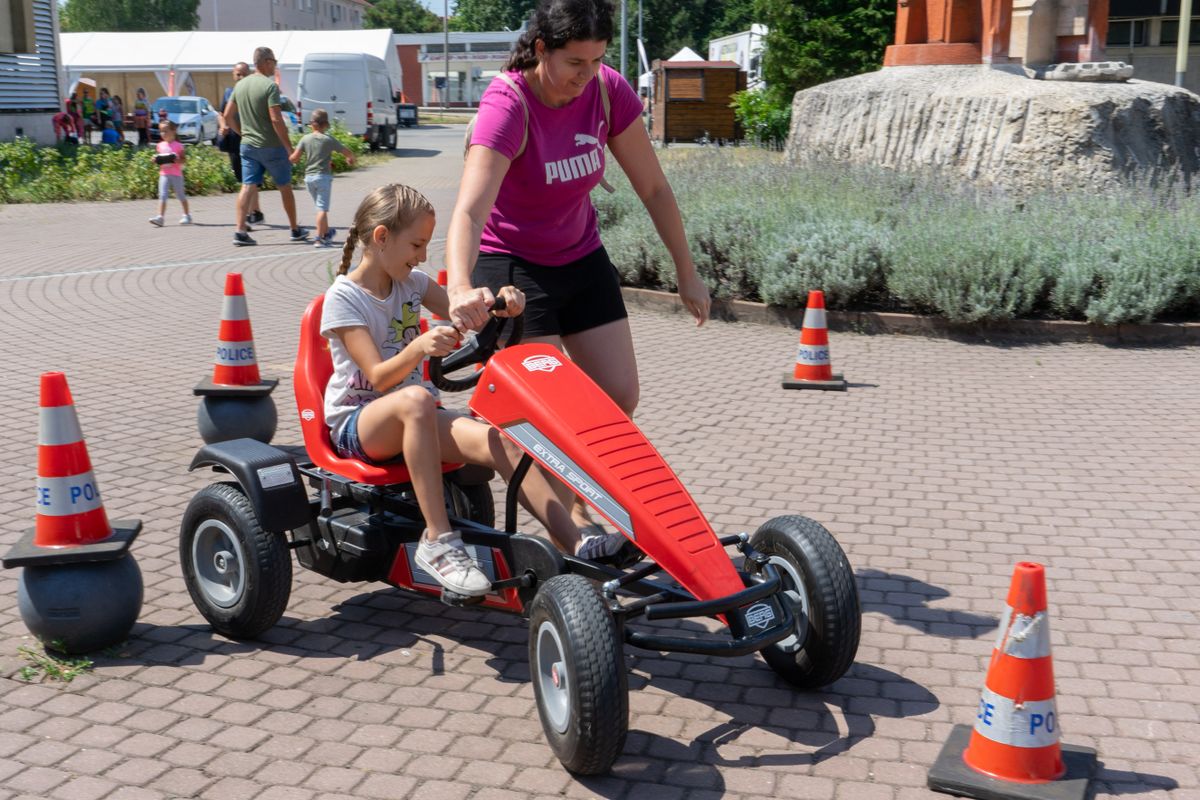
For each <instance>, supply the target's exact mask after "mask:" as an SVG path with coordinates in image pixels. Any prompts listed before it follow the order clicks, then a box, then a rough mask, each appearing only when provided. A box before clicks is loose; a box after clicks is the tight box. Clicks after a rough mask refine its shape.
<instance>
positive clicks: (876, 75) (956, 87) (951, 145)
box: [787, 66, 1200, 191]
mask: <svg viewBox="0 0 1200 800" xmlns="http://www.w3.org/2000/svg"><path fill="white" fill-rule="evenodd" d="M787 157H788V160H789V161H791V162H793V163H796V162H800V161H805V160H810V159H820V160H828V159H834V160H838V161H846V162H852V163H859V164H880V165H885V166H889V167H900V168H914V167H926V168H936V169H940V170H943V171H946V172H951V173H954V174H958V175H961V176H963V177H966V178H969V179H972V180H975V181H978V182H981V183H991V184H996V185H999V186H1003V187H1006V188H1010V189H1013V190H1017V191H1029V190H1036V189H1040V188H1053V189H1067V188H1070V189H1076V190H1078V189H1080V188H1095V189H1101V188H1104V187H1107V186H1112V185H1115V184H1117V183H1120V182H1122V181H1124V180H1127V179H1128V178H1130V177H1145V176H1147V175H1151V176H1157V177H1161V176H1162V175H1163V174H1165V173H1171V172H1174V173H1179V174H1182V175H1184V176H1192V175H1194V174H1195V173H1196V172H1197V171H1200V96H1197V95H1195V94H1193V93H1191V92H1189V91H1187V90H1185V89H1177V88H1175V87H1173V86H1168V85H1166V84H1162V83H1150V82H1147V81H1136V80H1135V81H1128V82H1125V83H1073V82H1067V81H1043V80H1034V79H1033V78H1031V77H1029V76H1028V75H1027V74H1025V73H1024V72H1023V71H1021V70H1020V68H1009V69H1007V70H1005V69H995V68H988V67H982V66H980V67H974V66H936V67H888V68H885V69H882V70H880V71H878V72H873V73H869V74H867V75H857V76H855V77H853V78H846V79H844V80H840V81H832V82H830V83H826V84H822V85H820V86H814V87H813V88H811V89H806V90H804V91H801V92H797V93H796V96H795V99H794V100H793V103H792V127H791V134H790V136H789V137H788V145H787Z"/></svg>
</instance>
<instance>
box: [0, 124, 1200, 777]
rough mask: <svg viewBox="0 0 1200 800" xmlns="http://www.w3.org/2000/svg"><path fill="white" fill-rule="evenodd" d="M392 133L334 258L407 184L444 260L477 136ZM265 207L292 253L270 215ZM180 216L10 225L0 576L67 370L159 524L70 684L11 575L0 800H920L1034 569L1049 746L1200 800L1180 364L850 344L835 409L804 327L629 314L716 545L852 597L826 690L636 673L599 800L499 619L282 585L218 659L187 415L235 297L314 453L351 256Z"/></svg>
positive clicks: (274, 211) (1103, 355) (649, 414)
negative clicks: (313, 325)
mask: <svg viewBox="0 0 1200 800" xmlns="http://www.w3.org/2000/svg"><path fill="white" fill-rule="evenodd" d="M403 136H404V137H405V138H406V139H407V140H408V142H410V143H411V144H412V146H411V148H410V149H409V150H408V151H405V152H402V153H400V155H401V156H403V157H401V158H398V159H397V160H396V161H394V162H393V163H390V164H388V165H386V166H383V167H375V168H372V169H370V170H366V171H360V172H358V173H355V174H352V175H350V176H345V177H339V178H338V179H337V180H336V181H335V183H334V190H333V199H334V206H333V207H334V211H333V214H332V216H333V221H334V224H335V225H337V226H338V227H339V228H343V229H344V227H345V224H346V222H348V221H349V219H350V216H351V214H352V212H353V208H354V206H355V205H356V204H357V201H358V199H359V198H360V197H361V196H362V195H363V193H364V192H365V191H366V190H367V189H369V188H370V187H372V186H373V185H376V184H379V183H382V182H384V181H386V180H403V181H407V182H410V183H413V184H415V185H416V186H418V187H421V188H423V189H425V190H426V191H427V192H428V194H429V195H430V197H431V199H433V200H434V201H435V203H436V204H437V206H438V208H439V210H440V214H439V228H438V235H439V236H443V235H444V231H445V224H446V221H447V218H448V214H449V209H450V204H451V203H452V201H453V196H454V192H455V185H456V181H457V177H458V169H459V165H460V163H461V161H460V156H459V153H460V152H461V151H460V150H459V149H458V148H459V147H460V142H461V138H460V137H461V132H460V129H456V128H447V129H432V130H431V129H425V130H422V131H419V132H404V133H403ZM263 204H264V208H265V211H266V213H267V217H268V220H269V221H270V222H276V223H277V222H278V221H279V220H280V219H281V218H282V215H281V212H280V209H279V206H278V199H277V197H276V196H275V195H273V194H268V195H265V196H264V203H263ZM300 207H301V209H302V214H303V215H304V216H308V215H310V214H311V204H310V203H309V201H308V199H307V198H301V200H300ZM176 209H177V207H176V206H172V215H171V216H170V217H169V218H168V226H167V227H166V228H164V229H161V230H159V229H154V228H151V226H149V225H148V224H147V223H146V218H147V217H149V216H150V215H151V214H152V213H153V203H152V202H150V201H138V202H123V203H111V204H108V203H82V204H73V205H55V206H9V207H3V208H0V239H2V241H3V242H4V249H5V255H4V258H3V265H2V267H0V304H2V309H3V320H4V336H3V338H2V339H0V358H2V359H3V363H4V367H5V370H4V371H5V375H6V378H5V380H4V381H3V383H2V385H0V402H2V403H3V407H4V409H5V412H4V414H3V415H2V416H0V436H2V439H3V441H4V442H5V443H6V444H5V457H4V459H3V460H2V461H0V478H2V479H0V510H2V511H3V512H4V517H5V519H6V520H7V523H6V525H5V526H4V528H3V532H2V533H0V546H2V547H3V548H4V549H5V550H7V548H8V547H9V546H10V545H11V543H12V542H14V541H15V540H16V539H17V537H18V535H19V533H20V531H21V530H22V529H23V528H25V527H27V526H28V525H31V524H32V523H33V492H32V489H33V482H34V465H35V453H36V448H35V442H36V429H37V376H38V374H39V373H41V372H42V371H44V370H50V369H63V370H66V372H67V374H68V377H69V379H70V384H71V389H72V391H73V393H74V395H75V398H76V403H77V408H78V412H79V416H80V420H81V423H82V426H83V430H84V433H85V435H86V437H87V443H88V446H89V449H90V453H91V457H92V461H93V463H94V465H95V470H96V474H97V478H98V481H99V483H100V485H101V487H102V488H103V489H104V492H105V499H106V508H107V511H108V515H109V517H110V518H116V519H119V518H128V517H135V518H140V519H142V520H143V521H144V523H145V529H144V532H143V533H142V535H141V537H140V538H139V539H138V541H137V543H136V544H135V546H134V550H133V552H134V554H135V555H136V558H137V561H138V564H139V565H140V567H141V570H142V573H143V576H144V579H145V605H144V608H143V611H142V615H141V618H140V621H139V623H138V625H137V627H136V628H135V629H134V633H133V636H132V637H131V639H130V641H129V642H128V643H126V644H125V645H123V646H121V647H119V648H118V649H116V650H115V651H113V652H111V653H109V654H105V655H102V656H99V657H97V658H96V666H95V669H94V670H93V671H91V672H90V673H87V674H84V675H83V676H81V677H79V678H77V679H76V680H75V681H74V682H73V683H71V684H69V685H65V686H64V685H61V684H56V683H44V684H38V685H30V684H26V683H23V682H21V681H19V680H17V679H16V674H17V671H18V669H19V668H20V667H21V666H22V665H23V664H24V662H23V661H22V660H21V659H20V658H19V657H18V647H19V646H21V645H28V644H30V640H29V638H28V635H27V632H26V630H25V627H24V625H23V623H22V622H21V620H20V618H19V617H18V615H17V611H16V601H15V595H16V580H15V579H16V573H15V572H14V571H6V572H3V573H0V668H2V669H0V800H9V798H14V797H38V798H63V799H64V800H90V799H91V798H122V799H129V800H132V799H133V798H139V799H140V798H176V797H199V798H213V799H214V800H239V799H240V798H256V799H257V800H285V799H286V800H308V799H309V798H329V799H330V800H332V799H333V798H350V797H354V798H400V797H406V796H418V795H419V796H420V797H421V798H423V800H438V799H440V798H447V799H448V800H449V799H452V798H473V800H489V799H491V798H496V799H499V798H521V797H535V796H536V797H558V796H567V797H604V798H622V799H624V798H640V797H653V798H656V800H671V799H672V798H689V799H691V800H702V799H703V798H718V797H726V798H761V797H801V798H818V799H819V798H835V797H836V798H854V799H855V800H859V799H862V800H876V799H877V798H878V799H881V800H882V799H886V798H895V799H896V800H909V799H910V798H921V797H930V796H932V795H931V793H929V792H928V791H927V790H926V789H925V788H924V784H925V778H926V771H927V769H928V767H929V765H930V764H931V763H932V761H933V759H934V758H935V756H936V754H937V752H938V750H939V748H940V747H941V744H942V742H943V741H944V740H945V739H946V736H947V734H948V732H949V730H950V727H951V725H952V724H954V723H966V722H969V721H972V720H973V717H974V713H975V708H976V705H977V703H978V700H979V692H980V688H981V686H982V683H983V679H984V672H985V669H986V666H987V662H988V657H989V654H990V651H991V647H992V642H993V637H994V635H995V629H996V626H997V624H998V618H999V614H1000V611H1001V610H1002V606H1003V601H1004V596H1005V591H1006V588H1007V585H1008V581H1009V577H1010V575H1011V572H1012V567H1013V564H1014V563H1015V562H1016V561H1018V560H1022V559H1035V560H1039V561H1043V562H1044V563H1046V564H1047V565H1048V568H1049V569H1048V575H1049V589H1050V603H1051V614H1052V626H1053V645H1054V659H1055V671H1056V675H1057V679H1058V707H1059V712H1060V716H1061V718H1062V720H1061V728H1062V731H1063V736H1064V741H1067V742H1070V743H1075V744H1081V745H1088V746H1091V747H1094V748H1096V749H1097V750H1098V751H1099V757H1100V760H1101V762H1102V766H1101V768H1100V770H1099V772H1098V774H1097V777H1096V780H1095V783H1094V787H1095V791H1096V796H1098V797H1114V796H1122V795H1134V796H1137V797H1140V798H1146V799H1147V800H1150V799H1151V798H1168V797H1169V798H1172V799H1173V800H1178V799H1179V798H1196V797H1200V788H1198V776H1200V755H1198V754H1200V712H1198V711H1197V704H1196V702H1195V697H1196V695H1195V694H1194V692H1195V691H1196V690H1195V687H1196V686H1197V685H1200V624H1198V621H1197V610H1198V605H1200V601H1198V600H1197V597H1198V596H1200V586H1198V583H1200V582H1198V580H1197V575H1198V574H1200V534H1198V533H1197V526H1196V519H1197V512H1200V492H1198V488H1200V477H1198V476H1200V424H1198V422H1197V409H1198V408H1200V358H1198V357H1197V356H1198V355H1200V353H1197V351H1196V350H1195V349H1158V350H1153V349H1115V348H1108V347H1102V346H1089V345H1066V346H1054V345H1028V346H1016V345H1014V346H1003V345H983V344H963V343H958V342H953V341H947V340H934V339H922V338H915V337H883V336H880V337H870V336H859V335H852V334H837V335H835V337H834V340H833V343H832V347H833V355H834V361H835V366H836V367H837V368H838V369H839V370H841V371H844V372H845V374H846V375H847V377H848V378H849V380H850V381H851V382H852V385H851V388H850V390H849V391H848V392H846V393H822V392H784V391H782V390H781V389H780V387H779V379H780V377H781V375H782V374H783V373H784V372H785V371H786V370H788V369H790V366H791V360H792V357H793V354H794V347H795V336H796V334H795V332H794V331H789V330H786V329H783V328H773V327H759V326H753V325H748V324H727V323H713V324H710V325H707V326H705V327H703V328H701V329H698V330H697V329H696V328H694V326H692V325H691V324H690V323H688V322H687V320H685V319H684V318H682V317H678V316H670V315H658V314H654V313H649V312H644V311H635V312H634V313H633V315H632V322H633V327H634V333H635V337H636V341H637V348H638V358H639V362H640V369H641V377H642V383H643V398H642V403H641V406H640V408H639V411H638V421H639V422H640V423H641V425H642V426H643V427H644V429H645V430H646V431H647V432H648V435H649V437H650V439H651V441H653V442H655V443H656V444H657V446H658V447H659V448H660V450H661V451H662V452H663V454H664V455H665V456H666V457H667V459H668V461H669V462H670V463H671V464H672V465H673V466H674V467H675V469H676V470H677V471H678V472H679V473H680V474H681V476H682V478H683V481H684V483H685V485H687V486H688V487H689V488H690V489H691V491H692V492H693V493H694V494H695V496H696V498H697V500H698V502H699V504H700V506H701V507H702V508H703V509H704V511H705V512H706V513H707V514H708V515H709V516H710V518H711V520H712V521H713V523H714V525H715V527H716V528H717V529H718V530H719V531H721V532H735V531H738V530H743V529H749V530H753V529H754V527H756V526H757V525H758V524H760V523H761V522H762V521H764V520H765V519H767V518H769V517H771V516H774V515H777V514H782V513H791V512H796V513H805V514H808V515H810V516H812V517H815V518H816V519H818V520H819V521H821V522H822V523H824V524H825V525H826V526H827V527H828V528H829V529H830V530H831V531H832V532H833V533H834V534H835V535H836V536H837V538H838V539H839V540H840V541H841V543H842V546H843V547H844V548H845V549H846V551H847V553H848V555H849V558H850V561H851V563H852V564H853V565H854V567H855V570H856V572H857V575H858V581H859V589H860V592H861V599H862V605H863V637H862V646H861V648H860V650H859V653H858V659H857V662H856V664H855V665H854V667H853V668H852V670H851V671H850V673H849V674H848V675H847V676H846V677H845V678H844V679H842V680H840V681H838V682H837V683H836V684H834V685H833V686H831V687H829V688H828V689H827V690H825V691H821V692H814V693H798V692H795V691H793V690H791V689H790V688H788V686H787V685H785V684H784V683H782V682H781V681H780V680H778V679H777V678H776V677H775V675H774V673H772V672H771V670H770V669H768V668H767V667H766V666H765V664H764V663H763V662H762V661H761V660H759V659H757V658H749V657H748V658H739V659H735V660H732V661H728V660H718V659H707V658H701V657H693V656H682V655H666V656H663V655H658V654H655V653H646V652H642V651H634V650H632V649H630V650H629V651H628V655H627V662H628V667H629V676H630V689H631V693H630V704H631V714H630V717H631V718H630V724H631V734H630V736H629V739H628V743H627V745H626V748H625V752H624V754H623V755H622V756H621V758H620V759H619V760H618V761H617V764H616V767H615V769H614V770H613V772H612V775H611V776H607V777H604V778H600V779H582V780H581V779H576V778H573V777H572V776H571V775H569V774H568V773H566V772H565V771H564V770H562V769H561V768H560V767H559V766H558V764H557V762H556V761H555V760H554V758H553V756H552V754H551V752H550V750H549V749H548V748H547V746H546V744H545V743H544V739H543V736H542V733H541V729H540V725H539V722H538V719H537V715H536V712H535V709H534V703H533V695H532V690H531V687H530V684H529V682H528V670H527V667H526V663H525V648H526V644H525V642H526V630H525V626H524V625H523V623H522V622H521V621H520V620H518V619H516V618H513V617H509V616H504V615H499V614H494V613H476V612H474V611H469V610H466V611H464V610H447V609H445V608H444V607H442V606H440V605H439V604H437V603H434V602H429V601H424V600H415V599H411V598H409V597H407V596H405V595H402V594H400V593H399V592H397V591H395V590H392V589H390V588H388V587H386V586H384V585H382V584H372V585H365V584H364V585H356V584H351V585H344V584H336V583H333V582H331V581H328V580H325V579H322V578H320V577H318V576H316V575H314V574H313V573H308V572H304V571H301V570H299V569H297V570H296V572H295V577H294V579H293V587H292V599H291V604H290V606H289V607H288V610H287V613H286V615H285V617H284V619H283V620H282V621H281V623H280V624H279V625H278V626H277V627H275V628H274V629H272V630H271V631H270V632H269V633H268V634H267V635H265V636H264V637H263V640H262V641H258V642H245V643H238V642H231V641H227V640H225V639H223V638H222V637H220V636H217V635H214V633H213V632H212V631H211V630H210V628H209V627H208V626H207V625H206V624H205V623H204V621H203V620H202V618H201V617H200V616H199V614H198V613H197V612H196V610H195V609H194V608H193V606H192V603H191V601H190V599H189V598H188V595H187V592H186V590H185V588H184V583H183V580H182V577H181V575H180V570H179V562H178V556H177V546H176V540H177V538H176V537H177V531H178V525H179V519H180V516H181V514H182V511H183V508H184V506H185V505H186V503H187V501H188V499H189V497H190V496H191V495H192V494H193V493H194V492H195V491H196V490H198V489H199V488H200V487H201V486H203V485H205V484H206V483H207V482H208V481H209V480H210V475H209V474H200V473H197V474H189V473H188V472H187V471H186V467H187V464H188V463H189V461H190V459H191V456H192V454H193V453H194V451H195V449H196V448H197V446H198V445H199V444H200V442H199V438H198V436H197V434H196V423H195V408H196V401H195V398H194V397H193V396H192V394H191V387H192V386H193V385H194V384H195V383H196V382H197V381H199V380H200V378H201V377H203V376H204V375H205V374H206V373H207V372H208V371H209V370H210V368H211V367H210V363H209V358H210V356H211V353H212V348H213V340H214V338H215V336H216V332H217V319H218V316H219V310H220V306H221V292H222V284H223V278H224V274H225V272H226V271H227V270H231V269H239V270H241V271H242V272H243V273H244V274H245V277H246V283H247V291H248V299H249V306H250V311H251V315H252V319H253V326H254V333H255V338H256V341H257V343H258V350H259V359H260V364H261V365H262V368H263V372H264V373H265V374H266V375H275V376H279V377H281V378H282V385H281V386H280V388H279V390H278V391H277V392H276V393H275V398H276V403H277V405H278V407H279V409H280V417H281V423H280V431H279V433H278V435H277V437H276V441H277V442H284V443H287V442H298V441H299V430H298V426H297V424H296V418H295V413H294V406H293V405H292V403H291V385H290V370H291V362H292V358H293V355H294V351H295V346H296V340H297V324H298V320H299V316H300V312H301V310H302V308H303V307H304V304H305V303H306V302H307V301H308V300H309V299H310V298H311V297H312V296H314V295H316V294H317V293H318V292H320V291H322V289H323V288H324V287H325V285H326V283H327V269H328V268H329V266H330V265H331V264H333V263H335V262H336V259H337V258H338V256H339V255H340V253H339V252H338V251H334V252H329V251H318V250H316V249H314V248H312V247H308V246H299V245H291V244H288V243H286V242H285V238H286V232H285V230H284V229H283V228H282V227H276V228H268V229H265V230H262V231H260V232H259V233H257V234H256V235H257V236H258V237H259V241H260V245H259V246H258V247H257V248H253V249H248V250H237V249H235V248H233V247H231V246H230V243H229V240H230V235H231V232H232V224H231V222H230V218H231V216H232V199H231V198H230V197H228V196H226V197H209V198H198V199H196V200H195V201H194V205H193V209H194V210H193V214H194V216H195V218H196V221H197V224H196V225H194V226H193V227H191V228H190V229H188V228H179V227H176V226H174V225H172V224H170V222H171V221H172V220H174V219H175V217H176V216H177V213H176ZM435 256H436V254H435ZM439 263H440V259H438V258H436V257H435V258H434V259H433V260H432V261H431V264H430V265H429V266H430V267H431V268H433V269H436V268H437V265H438V264H439ZM1188 686H1191V687H1193V688H1192V689H1190V690H1189V689H1188V688H1187V687H1188Z"/></svg>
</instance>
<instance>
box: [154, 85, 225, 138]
mask: <svg viewBox="0 0 1200 800" xmlns="http://www.w3.org/2000/svg"><path fill="white" fill-rule="evenodd" d="M164 111H165V112H166V116H167V119H169V120H171V121H172V122H174V123H175V124H176V125H178V126H179V131H178V132H177V134H176V138H178V139H179V141H180V142H183V143H184V144H199V143H200V142H212V143H213V144H214V145H215V144H216V143H217V130H218V128H219V127H220V126H219V125H218V123H217V112H216V109H214V108H213V107H212V106H211V105H210V104H209V102H208V100H207V99H206V98H203V97H193V96H190V95H183V96H181V97H160V98H158V99H157V100H155V101H154V103H153V104H152V105H151V106H150V141H152V142H157V141H158V140H159V139H161V138H162V137H161V136H159V133H158V122H159V120H160V119H162V112H164Z"/></svg>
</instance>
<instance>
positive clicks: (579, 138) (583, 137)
mask: <svg viewBox="0 0 1200 800" xmlns="http://www.w3.org/2000/svg"><path fill="white" fill-rule="evenodd" d="M589 144H600V140H599V139H597V138H596V137H595V136H588V135H587V134H586V133H577V134H575V146H576V147H584V146H586V145H589Z"/></svg>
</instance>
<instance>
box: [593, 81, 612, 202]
mask: <svg viewBox="0 0 1200 800" xmlns="http://www.w3.org/2000/svg"><path fill="white" fill-rule="evenodd" d="M596 80H597V81H599V82H600V105H601V106H603V107H604V128H605V130H607V131H608V133H609V134H611V133H612V119H611V117H612V115H611V114H610V113H609V112H610V111H611V110H612V105H611V104H610V103H609V101H608V84H607V83H605V82H604V71H603V70H601V71H600V72H597V73H596ZM600 186H601V188H603V189H604V191H606V192H608V193H609V194H612V193H613V192H615V191H616V189H614V188H613V185H612V184H611V183H609V182H608V181H606V180H604V178H603V177H601V178H600Z"/></svg>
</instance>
